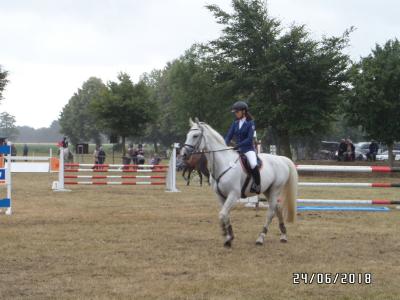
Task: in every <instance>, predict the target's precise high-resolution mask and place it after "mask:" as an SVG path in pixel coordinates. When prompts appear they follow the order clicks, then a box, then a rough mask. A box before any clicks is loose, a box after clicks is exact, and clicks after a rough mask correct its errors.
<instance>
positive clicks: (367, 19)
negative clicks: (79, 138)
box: [0, 0, 400, 128]
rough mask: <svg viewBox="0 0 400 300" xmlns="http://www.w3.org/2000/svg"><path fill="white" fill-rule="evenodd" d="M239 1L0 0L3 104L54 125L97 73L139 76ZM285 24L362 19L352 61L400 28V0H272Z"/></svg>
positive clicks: (212, 33)
mask: <svg viewBox="0 0 400 300" xmlns="http://www.w3.org/2000/svg"><path fill="white" fill-rule="evenodd" d="M230 3H231V1H230V0H208V1H204V0H146V1H143V0H57V1H54V0H13V1H10V0H0V45H1V46H0V65H2V67H3V68H4V69H6V70H7V71H8V72H9V78H8V79H9V80H10V83H9V84H8V85H7V87H6V91H5V93H4V94H3V96H4V99H3V100H2V102H1V104H0V111H7V112H8V113H10V114H12V115H14V116H15V117H16V120H17V125H20V126H22V125H28V126H31V127H35V128H39V127H47V126H49V125H50V123H51V122H52V121H53V120H55V119H57V118H58V117H59V114H60V112H61V110H62V108H63V106H64V105H66V104H67V102H68V100H69V99H70V98H71V96H72V95H73V94H74V93H75V92H76V91H77V89H78V88H79V87H81V86H82V83H83V82H84V81H85V80H87V79H88V78H89V77H91V76H96V77H99V78H101V79H102V80H103V81H104V82H107V81H109V80H115V79H116V76H117V74H118V73H119V72H120V71H123V72H127V73H128V74H130V75H131V77H132V79H133V80H135V81H136V80H138V78H139V76H140V75H141V74H143V73H144V72H150V71H151V70H152V69H155V68H156V69H161V68H163V67H164V66H165V64H166V63H167V62H168V61H171V60H173V59H175V58H177V57H179V56H180V55H182V54H183V53H184V51H185V50H186V49H188V48H189V47H190V46H191V45H192V44H193V43H197V42H207V41H209V40H212V39H215V38H217V37H218V36H219V34H220V30H221V27H220V26H219V25H218V24H216V23H215V20H214V19H213V17H212V15H211V14H210V12H209V11H208V10H207V9H206V8H205V7H204V6H205V5H207V4H217V5H219V6H220V7H221V8H224V9H226V10H229V9H230ZM267 3H268V7H269V10H270V15H272V16H274V17H276V18H278V19H280V20H281V21H282V23H283V24H284V25H290V24H292V23H297V24H306V25H307V28H308V29H309V30H310V31H311V32H312V36H313V37H315V38H320V37H321V36H322V35H327V36H330V35H340V34H342V33H343V32H344V31H345V30H346V29H347V28H350V27H351V26H354V27H355V28H356V31H355V32H354V33H353V34H352V35H351V46H350V47H349V49H348V50H347V51H348V53H349V54H350V55H351V57H352V59H353V60H358V59H359V58H360V57H361V56H366V55H368V54H369V53H370V51H371V49H372V48H373V47H374V45H375V43H379V44H382V43H384V42H385V41H386V40H388V39H391V38H395V37H396V35H397V34H398V33H399V32H400V18H398V15H397V13H398V11H400V10H399V9H400V2H399V1H396V0H381V1H371V0H301V1H300V0H268V2H267Z"/></svg>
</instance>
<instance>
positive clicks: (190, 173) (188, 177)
mask: <svg viewBox="0 0 400 300" xmlns="http://www.w3.org/2000/svg"><path fill="white" fill-rule="evenodd" d="M191 175H192V169H189V173H188V176H187V179H186V185H187V186H189V185H190V176H191Z"/></svg>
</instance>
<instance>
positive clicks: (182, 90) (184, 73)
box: [166, 46, 233, 134]
mask: <svg viewBox="0 0 400 300" xmlns="http://www.w3.org/2000/svg"><path fill="white" fill-rule="evenodd" d="M218 67H219V66H218V65H216V64H215V63H213V62H212V61H211V60H210V59H209V58H208V57H207V54H206V53H204V52H203V50H202V48H201V47H198V46H193V47H192V48H191V49H190V50H188V51H187V52H186V53H185V55H183V56H182V57H180V58H179V59H177V60H175V61H173V62H172V63H170V64H169V65H168V67H167V74H166V76H167V82H168V89H169V94H170V96H171V99H172V109H173V110H174V111H175V123H176V124H175V128H176V130H177V131H178V132H179V133H183V134H186V132H187V126H188V120H189V118H190V117H192V118H193V117H198V118H199V119H200V120H202V121H205V122H207V123H209V124H210V125H211V126H213V127H214V128H216V129H217V130H222V131H226V130H227V128H228V124H229V123H230V122H231V120H232V119H231V115H230V106H231V105H232V101H233V100H232V97H233V93H232V91H233V90H232V89H228V88H227V87H226V86H227V83H226V82H225V81H223V80H217V76H218V71H219V68H218Z"/></svg>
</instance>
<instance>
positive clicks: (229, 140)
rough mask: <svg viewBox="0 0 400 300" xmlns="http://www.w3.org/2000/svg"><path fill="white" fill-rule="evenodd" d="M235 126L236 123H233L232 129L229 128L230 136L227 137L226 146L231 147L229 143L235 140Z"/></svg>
mask: <svg viewBox="0 0 400 300" xmlns="http://www.w3.org/2000/svg"><path fill="white" fill-rule="evenodd" d="M234 126H235V122H233V123H232V125H231V127H230V128H229V131H228V134H227V135H226V137H225V144H226V145H229V143H230V142H231V140H232V138H233V134H234Z"/></svg>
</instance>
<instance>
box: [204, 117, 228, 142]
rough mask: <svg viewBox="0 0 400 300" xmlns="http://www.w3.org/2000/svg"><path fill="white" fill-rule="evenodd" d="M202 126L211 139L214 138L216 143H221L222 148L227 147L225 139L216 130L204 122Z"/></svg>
mask: <svg viewBox="0 0 400 300" xmlns="http://www.w3.org/2000/svg"><path fill="white" fill-rule="evenodd" d="M200 125H201V126H203V127H204V128H206V129H207V131H208V132H209V134H210V137H211V138H213V139H214V140H215V142H217V143H219V144H220V145H221V146H226V145H225V140H224V138H223V137H222V135H220V134H219V133H218V132H217V131H216V130H215V129H214V128H212V127H211V126H210V125H208V124H207V123H204V122H200Z"/></svg>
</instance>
